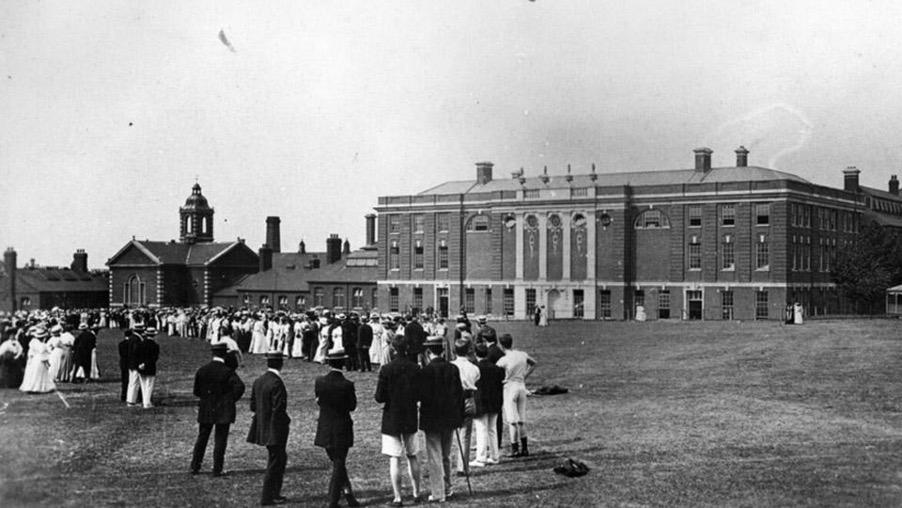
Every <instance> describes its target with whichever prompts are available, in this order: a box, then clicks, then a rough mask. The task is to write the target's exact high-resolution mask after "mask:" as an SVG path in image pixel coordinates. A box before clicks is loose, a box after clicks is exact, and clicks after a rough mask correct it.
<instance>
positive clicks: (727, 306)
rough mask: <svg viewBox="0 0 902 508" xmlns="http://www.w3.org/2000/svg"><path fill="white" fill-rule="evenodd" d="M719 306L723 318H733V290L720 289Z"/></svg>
mask: <svg viewBox="0 0 902 508" xmlns="http://www.w3.org/2000/svg"><path fill="white" fill-rule="evenodd" d="M720 307H721V309H722V313H723V315H722V317H723V318H724V319H727V320H730V319H733V292H732V291H721V292H720Z"/></svg>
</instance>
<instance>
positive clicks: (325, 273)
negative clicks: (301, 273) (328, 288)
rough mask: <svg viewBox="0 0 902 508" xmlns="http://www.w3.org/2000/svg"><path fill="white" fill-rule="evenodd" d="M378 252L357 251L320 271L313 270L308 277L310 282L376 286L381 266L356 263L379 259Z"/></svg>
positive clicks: (323, 267)
mask: <svg viewBox="0 0 902 508" xmlns="http://www.w3.org/2000/svg"><path fill="white" fill-rule="evenodd" d="M378 255H379V253H378V252H376V251H355V252H352V253H351V254H349V255H348V256H346V257H344V258H342V259H340V260H339V261H336V262H335V263H332V264H330V265H324V266H322V267H321V268H320V269H318V270H313V271H312V272H310V274H309V275H308V276H307V280H308V281H309V282H322V283H326V284H329V283H338V284H353V283H360V284H375V283H376V279H377V277H378V272H379V266H378V265H377V264H375V263H374V264H363V263H355V261H358V260H359V261H362V260H365V259H373V258H375V259H378Z"/></svg>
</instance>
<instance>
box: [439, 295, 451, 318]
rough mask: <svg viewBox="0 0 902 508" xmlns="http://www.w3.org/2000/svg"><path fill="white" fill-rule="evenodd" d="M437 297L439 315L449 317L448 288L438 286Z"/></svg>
mask: <svg viewBox="0 0 902 508" xmlns="http://www.w3.org/2000/svg"><path fill="white" fill-rule="evenodd" d="M436 298H437V300H438V302H437V303H438V305H436V307H438V315H439V316H441V317H443V318H447V317H448V307H449V303H448V288H438V289H437V290H436Z"/></svg>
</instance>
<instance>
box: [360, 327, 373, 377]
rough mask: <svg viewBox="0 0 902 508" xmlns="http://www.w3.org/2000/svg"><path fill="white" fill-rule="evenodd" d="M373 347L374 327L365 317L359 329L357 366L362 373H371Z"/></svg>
mask: <svg viewBox="0 0 902 508" xmlns="http://www.w3.org/2000/svg"><path fill="white" fill-rule="evenodd" d="M372 345H373V327H372V326H370V324H369V322H368V321H367V320H366V316H363V319H362V320H361V323H360V327H359V328H357V365H358V366H359V367H360V372H364V371H365V372H371V371H372V370H373V365H372V364H371V363H370V347H371V346H372Z"/></svg>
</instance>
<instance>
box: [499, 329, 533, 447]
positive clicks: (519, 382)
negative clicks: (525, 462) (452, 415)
mask: <svg viewBox="0 0 902 508" xmlns="http://www.w3.org/2000/svg"><path fill="white" fill-rule="evenodd" d="M499 342H501V347H502V348H504V356H502V357H501V358H500V359H499V360H498V362H497V363H496V365H498V366H499V367H501V368H502V369H504V393H503V396H504V408H503V411H504V421H505V422H507V424H508V426H509V429H510V441H511V453H510V455H509V457H528V456H529V444H528V441H527V439H526V378H527V377H529V375H530V374H532V371H533V370H534V369H535V368H536V361H535V360H533V359H532V357H531V356H529V355H528V354H526V353H525V352H523V351H518V350H515V349H513V343H514V339H513V337H511V336H510V335H509V334H504V335H502V336H501V339H499Z"/></svg>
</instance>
